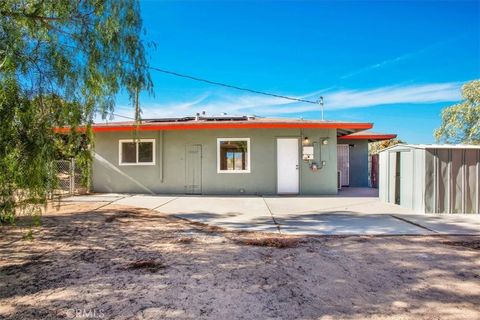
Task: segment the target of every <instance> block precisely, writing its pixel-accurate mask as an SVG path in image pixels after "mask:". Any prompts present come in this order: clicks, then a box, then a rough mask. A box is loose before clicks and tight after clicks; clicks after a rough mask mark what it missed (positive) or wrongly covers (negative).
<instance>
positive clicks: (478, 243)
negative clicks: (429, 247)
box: [444, 240, 480, 250]
mask: <svg viewBox="0 0 480 320" xmlns="http://www.w3.org/2000/svg"><path fill="white" fill-rule="evenodd" d="M444 244H447V245H450V246H459V247H465V248H469V249H473V250H480V240H466V241H445V242H444Z"/></svg>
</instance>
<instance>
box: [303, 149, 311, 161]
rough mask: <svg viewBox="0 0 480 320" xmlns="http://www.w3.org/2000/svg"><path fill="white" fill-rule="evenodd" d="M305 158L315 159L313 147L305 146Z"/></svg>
mask: <svg viewBox="0 0 480 320" xmlns="http://www.w3.org/2000/svg"><path fill="white" fill-rule="evenodd" d="M302 154H303V160H313V147H312V146H305V147H303V152H302Z"/></svg>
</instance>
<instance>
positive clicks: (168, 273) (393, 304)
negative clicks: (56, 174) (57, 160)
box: [0, 203, 480, 319]
mask: <svg viewBox="0 0 480 320" xmlns="http://www.w3.org/2000/svg"><path fill="white" fill-rule="evenodd" d="M102 206H103V207H102ZM0 231H1V233H0V318H2V317H4V318H8V319H58V318H78V319H85V318H88V317H90V318H103V319H171V318H175V319H480V251H479V243H480V238H475V237H316V238H313V237H312V238H298V237H297V238H295V237H291V236H290V237H287V236H285V237H279V236H277V235H268V234H267V235H266V234H255V233H234V232H226V231H224V230H222V229H219V228H210V227H207V226H202V225H199V224H194V223H190V222H188V221H184V220H180V219H176V218H173V217H169V216H164V215H161V214H159V213H157V212H151V211H148V210H137V209H132V208H127V207H119V206H113V205H108V206H104V204H101V203H84V204H69V205H64V206H62V208H60V210H59V211H56V210H49V213H47V214H45V215H44V218H43V225H42V227H40V228H37V229H36V230H35V233H34V240H33V241H27V240H22V235H23V234H24V233H25V229H23V228H19V227H1V228H0Z"/></svg>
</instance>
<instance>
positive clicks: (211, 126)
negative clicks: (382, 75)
mask: <svg viewBox="0 0 480 320" xmlns="http://www.w3.org/2000/svg"><path fill="white" fill-rule="evenodd" d="M372 127H373V124H372V123H354V122H341V121H323V120H322V121H320V120H303V119H272V118H259V117H254V116H219V117H216V116H215V117H214V116H211V117H210V116H198V115H197V116H195V117H183V118H165V119H150V120H142V122H141V123H140V124H135V123H134V122H112V123H106V124H95V125H94V126H93V131H94V134H95V152H94V162H93V175H92V182H93V183H92V189H93V191H95V192H127V193H163V194H169V193H170V194H183V193H186V194H238V195H240V194H250V195H252V194H256V195H268V194H302V195H329V194H336V193H337V191H338V189H339V186H342V185H350V186H360V187H366V186H368V142H369V141H374V140H382V139H387V138H390V137H394V135H378V134H377V135H375V134H369V133H364V134H363V135H361V134H360V132H361V131H364V130H368V129H370V128H372ZM345 146H346V147H345ZM337 147H339V148H341V149H342V150H346V151H343V154H347V156H346V158H345V159H343V160H342V164H344V163H346V167H343V168H340V169H339V168H338V158H337ZM339 172H343V175H342V173H339ZM345 175H348V177H349V180H348V181H347V180H345V179H344V183H340V181H339V177H341V176H343V177H345Z"/></svg>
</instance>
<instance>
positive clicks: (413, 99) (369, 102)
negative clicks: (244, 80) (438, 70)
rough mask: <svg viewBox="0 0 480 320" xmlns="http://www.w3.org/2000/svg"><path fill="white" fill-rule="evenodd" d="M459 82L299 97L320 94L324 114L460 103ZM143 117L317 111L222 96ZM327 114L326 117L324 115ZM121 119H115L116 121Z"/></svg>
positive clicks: (150, 109)
mask: <svg viewBox="0 0 480 320" xmlns="http://www.w3.org/2000/svg"><path fill="white" fill-rule="evenodd" d="M461 85H462V82H447V83H431V84H418V85H398V86H388V87H380V88H374V89H366V90H339V89H336V90H333V89H331V90H327V91H317V92H313V93H310V94H306V95H302V96H298V97H299V98H308V99H312V100H315V99H316V98H318V96H319V95H323V96H324V98H325V111H326V112H328V111H331V110H340V109H349V108H367V107H374V106H379V105H393V104H428V103H437V102H452V101H458V100H460V88H461ZM142 109H143V115H142V117H143V118H159V117H174V116H186V115H194V114H195V113H197V112H202V111H205V112H207V114H214V115H215V114H216V115H218V114H221V113H223V112H226V113H228V114H232V115H235V114H236V115H244V114H255V115H259V116H270V117H275V116H277V117H281V116H301V114H303V113H307V112H312V111H318V110H319V106H317V105H313V104H306V103H299V102H291V101H288V100H283V99H279V98H275V97H268V96H259V95H245V94H240V95H238V94H237V95H234V94H233V95H226V94H224V93H214V92H211V93H209V94H204V95H202V96H199V97H195V98H194V99H191V100H189V101H178V102H168V103H150V104H144V105H142ZM116 113H117V114H123V115H128V116H131V115H132V114H133V113H132V108H131V107H129V106H119V107H117V109H116ZM327 115H328V114H327ZM119 120H121V119H115V121H119Z"/></svg>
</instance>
